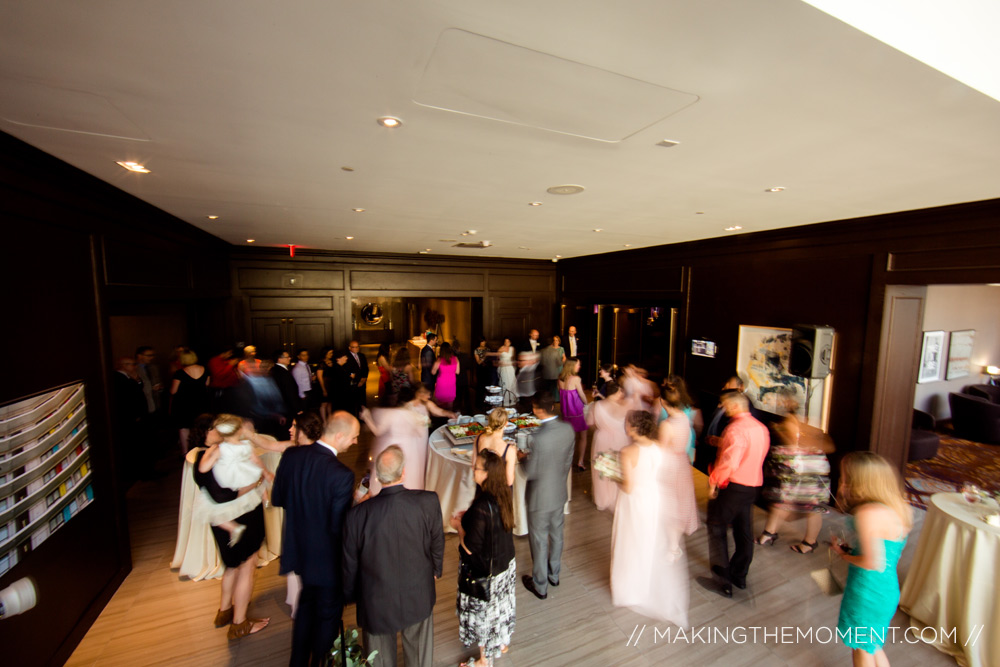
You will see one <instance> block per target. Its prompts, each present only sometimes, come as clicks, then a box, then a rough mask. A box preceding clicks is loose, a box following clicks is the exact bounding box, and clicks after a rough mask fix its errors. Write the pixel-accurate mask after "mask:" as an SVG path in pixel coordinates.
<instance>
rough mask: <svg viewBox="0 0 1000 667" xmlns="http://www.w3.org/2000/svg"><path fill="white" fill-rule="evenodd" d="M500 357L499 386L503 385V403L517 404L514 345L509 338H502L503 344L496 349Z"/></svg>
mask: <svg viewBox="0 0 1000 667" xmlns="http://www.w3.org/2000/svg"><path fill="white" fill-rule="evenodd" d="M497 357H499V359H500V363H499V368H498V370H499V371H500V386H501V387H503V404H504V405H505V406H507V407H510V406H513V405H516V404H517V378H516V377H515V375H514V347H513V346H512V345H511V344H510V338H504V339H503V345H501V346H500V349H499V350H497Z"/></svg>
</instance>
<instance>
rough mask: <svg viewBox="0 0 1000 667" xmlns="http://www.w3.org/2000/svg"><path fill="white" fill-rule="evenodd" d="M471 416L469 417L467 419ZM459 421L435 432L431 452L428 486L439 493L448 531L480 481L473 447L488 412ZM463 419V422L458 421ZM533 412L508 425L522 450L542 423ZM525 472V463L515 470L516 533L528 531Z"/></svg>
mask: <svg viewBox="0 0 1000 667" xmlns="http://www.w3.org/2000/svg"><path fill="white" fill-rule="evenodd" d="M466 420H469V421H466ZM452 421H454V422H456V423H454V424H447V425H445V426H442V427H440V428H439V429H437V430H436V431H434V432H433V433H432V434H431V437H430V445H429V447H428V449H429V452H428V456H427V473H426V476H425V477H424V488H425V489H427V490H429V491H434V492H436V493H437V494H438V499H439V500H440V501H441V520H442V522H443V523H444V529H445V531H446V532H450V533H454V532H455V529H454V528H452V527H451V517H452V516H453V515H454V514H455V513H456V512H461V511H464V510H465V509H466V508H467V507H468V506H469V505H471V504H472V499H473V497H475V495H476V483H475V481H474V480H473V478H472V447H473V444H474V443H475V441H476V438H477V437H478V436H479V434H480V433H482V432H483V430H484V428H483V425H482V422H485V421H486V418H485V415H475V417H473V418H470V417H462V418H460V419H458V420H452ZM458 422H461V423H458ZM538 424H539V422H538V420H537V419H536V418H535V417H534V416H532V415H521V416H513V417H512V418H511V421H510V422H509V423H508V425H507V428H506V429H504V437H505V439H506V440H508V442H510V443H512V444H514V445H515V446H517V447H518V448H519V449H521V450H526V449H527V448H528V442H529V439H528V436H529V435H530V433H531V432H533V431H534V429H535V428H537V427H538ZM524 487H525V479H524V473H523V472H522V471H521V466H520V465H518V466H517V467H516V468H515V473H514V493H513V496H514V534H515V535H527V534H528V517H527V512H526V510H525V506H524Z"/></svg>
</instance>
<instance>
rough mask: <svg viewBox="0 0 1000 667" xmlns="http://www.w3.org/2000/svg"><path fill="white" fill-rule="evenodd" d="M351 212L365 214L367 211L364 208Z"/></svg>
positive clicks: (353, 209) (354, 209)
mask: <svg viewBox="0 0 1000 667" xmlns="http://www.w3.org/2000/svg"><path fill="white" fill-rule="evenodd" d="M351 210H352V211H354V212H355V213H364V212H365V209H363V208H352V209H351Z"/></svg>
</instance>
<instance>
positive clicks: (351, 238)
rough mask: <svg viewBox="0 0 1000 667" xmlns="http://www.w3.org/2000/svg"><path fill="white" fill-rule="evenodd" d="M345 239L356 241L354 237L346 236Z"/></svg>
mask: <svg viewBox="0 0 1000 667" xmlns="http://www.w3.org/2000/svg"><path fill="white" fill-rule="evenodd" d="M344 238H345V239H347V240H348V241H353V240H354V237H353V236H345V237H344Z"/></svg>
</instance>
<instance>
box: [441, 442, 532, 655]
mask: <svg viewBox="0 0 1000 667" xmlns="http://www.w3.org/2000/svg"><path fill="white" fill-rule="evenodd" d="M473 474H474V476H475V479H476V484H477V485H478V486H479V489H478V491H477V492H476V498H475V500H473V501H472V505H470V506H469V509H468V510H466V511H465V513H464V514H462V515H459V516H456V517H455V518H454V519H452V524H453V525H454V526H455V528H456V529H457V530H458V534H459V537H460V538H461V543H460V545H459V556H460V558H461V559H462V560H463V561H464V562H466V563H467V564H468V565H469V566H471V567H470V569H471V571H472V573H473V575H474V576H476V577H480V576H486V575H487V574H488V575H489V577H490V580H489V591H490V596H489V597H490V599H489V602H484V601H482V600H479V599H477V598H474V597H472V596H469V595H466V594H465V593H462V592H461V591H459V593H458V619H459V623H458V626H459V629H458V636H459V639H461V640H462V643H463V644H464V645H465V646H470V647H471V646H478V647H479V657H478V658H470V659H469V660H468V661H467V662H465V663H463V665H465V666H466V667H489V666H490V665H492V664H493V659H494V658H498V657H500V654H501V653H506V652H507V646H508V645H509V644H510V637H511V635H512V634H513V633H514V591H515V582H516V580H517V565H516V563H515V562H514V538H513V533H512V531H513V530H514V506H513V502H512V499H511V493H510V487H509V486H507V471H506V465H505V464H504V461H503V460H502V459H501V458H500V457H499V456H497V455H496V454H495V453H493V452H492V451H489V450H485V449H484V450H483V451H481V452H479V456H478V457H476V465H475V468H474V471H473Z"/></svg>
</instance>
